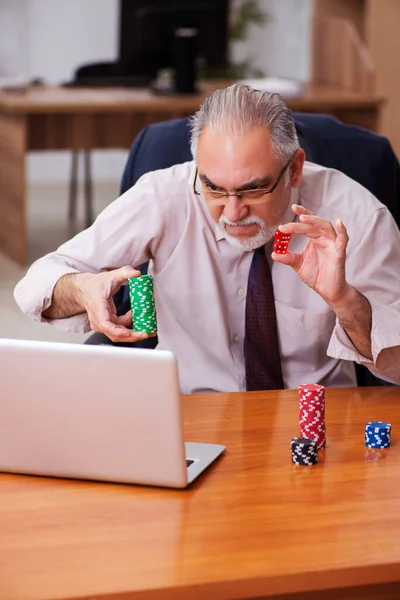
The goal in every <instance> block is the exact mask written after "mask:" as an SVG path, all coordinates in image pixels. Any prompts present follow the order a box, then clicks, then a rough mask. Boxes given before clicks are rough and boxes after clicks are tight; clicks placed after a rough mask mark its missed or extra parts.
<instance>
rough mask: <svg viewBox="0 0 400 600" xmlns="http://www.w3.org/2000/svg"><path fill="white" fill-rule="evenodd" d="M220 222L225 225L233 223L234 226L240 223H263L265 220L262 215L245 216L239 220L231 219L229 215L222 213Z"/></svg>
mask: <svg viewBox="0 0 400 600" xmlns="http://www.w3.org/2000/svg"><path fill="white" fill-rule="evenodd" d="M219 222H220V224H224V225H232V226H235V225H237V226H240V225H253V224H257V225H261V226H262V225H263V220H262V219H260V217H244V219H240V220H239V221H230V220H229V219H228V217H226V216H225V215H221V216H220V218H219Z"/></svg>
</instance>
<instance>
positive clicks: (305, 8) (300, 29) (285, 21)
mask: <svg viewBox="0 0 400 600" xmlns="http://www.w3.org/2000/svg"><path fill="white" fill-rule="evenodd" d="M238 1H239V2H240V0H233V6H235V5H236V4H237V3H238ZM258 4H259V7H260V8H261V9H262V11H263V12H265V13H266V14H267V15H269V16H270V19H269V20H268V21H267V23H266V24H265V25H263V26H262V27H258V26H256V25H252V26H251V27H250V28H249V33H248V38H247V40H246V41H245V42H242V43H237V44H236V46H235V48H234V54H233V56H234V58H235V59H236V60H244V59H249V58H250V59H252V64H253V65H254V66H255V67H257V68H258V69H260V70H261V71H263V72H264V73H265V74H266V75H267V76H271V77H289V78H293V79H300V80H302V81H308V79H309V77H310V68H311V63H310V33H311V31H310V27H311V16H312V12H313V8H314V0H259V2H258Z"/></svg>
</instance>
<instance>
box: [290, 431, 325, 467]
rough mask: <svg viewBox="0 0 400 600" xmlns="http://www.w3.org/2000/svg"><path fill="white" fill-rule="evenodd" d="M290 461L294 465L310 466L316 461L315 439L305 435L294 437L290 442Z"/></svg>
mask: <svg viewBox="0 0 400 600" xmlns="http://www.w3.org/2000/svg"><path fill="white" fill-rule="evenodd" d="M290 448H291V451H292V462H294V464H295V465H301V466H307V467H308V466H311V465H316V464H317V462H318V448H317V442H316V440H312V439H310V438H306V437H296V438H293V439H292V440H291V442H290Z"/></svg>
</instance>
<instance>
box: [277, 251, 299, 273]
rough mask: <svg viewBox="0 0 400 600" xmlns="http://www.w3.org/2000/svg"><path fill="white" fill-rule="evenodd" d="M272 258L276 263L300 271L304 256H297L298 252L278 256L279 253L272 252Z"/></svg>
mask: <svg viewBox="0 0 400 600" xmlns="http://www.w3.org/2000/svg"><path fill="white" fill-rule="evenodd" d="M271 257H272V260H274V261H275V262H278V263H281V264H282V265H287V266H288V267H292V268H293V269H294V270H295V271H298V270H299V269H300V267H301V264H302V261H303V256H302V255H301V254H297V253H296V252H287V253H286V254H277V252H272V254H271Z"/></svg>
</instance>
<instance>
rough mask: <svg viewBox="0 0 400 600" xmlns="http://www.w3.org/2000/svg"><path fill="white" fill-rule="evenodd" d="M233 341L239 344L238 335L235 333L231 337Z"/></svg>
mask: <svg viewBox="0 0 400 600" xmlns="http://www.w3.org/2000/svg"><path fill="white" fill-rule="evenodd" d="M233 341H234V342H235V344H239V343H240V337H239V336H238V335H235V337H234V338H233Z"/></svg>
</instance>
